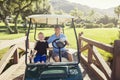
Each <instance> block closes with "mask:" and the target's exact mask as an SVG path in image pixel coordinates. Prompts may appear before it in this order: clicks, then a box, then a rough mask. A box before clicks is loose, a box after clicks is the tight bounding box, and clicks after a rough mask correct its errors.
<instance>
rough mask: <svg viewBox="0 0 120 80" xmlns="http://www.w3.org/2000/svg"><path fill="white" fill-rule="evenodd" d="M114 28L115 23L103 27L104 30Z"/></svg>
mask: <svg viewBox="0 0 120 80" xmlns="http://www.w3.org/2000/svg"><path fill="white" fill-rule="evenodd" d="M113 27H115V25H114V24H113V23H108V24H105V25H103V28H113Z"/></svg>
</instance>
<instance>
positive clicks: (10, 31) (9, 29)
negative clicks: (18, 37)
mask: <svg viewBox="0 0 120 80" xmlns="http://www.w3.org/2000/svg"><path fill="white" fill-rule="evenodd" d="M3 22H4V24H5V26H6V27H7V28H8V31H9V33H10V34H13V33H14V31H13V30H12V28H11V27H10V26H9V24H8V21H7V19H3Z"/></svg>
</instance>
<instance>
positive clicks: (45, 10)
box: [34, 0, 51, 14]
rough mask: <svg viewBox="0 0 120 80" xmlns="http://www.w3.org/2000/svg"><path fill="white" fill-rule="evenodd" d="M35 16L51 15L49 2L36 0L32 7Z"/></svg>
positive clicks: (47, 0)
mask: <svg viewBox="0 0 120 80" xmlns="http://www.w3.org/2000/svg"><path fill="white" fill-rule="evenodd" d="M34 8H35V11H34V13H35V14H50V13H51V5H50V4H49V0H36V2H35V5H34Z"/></svg>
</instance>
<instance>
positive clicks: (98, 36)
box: [0, 28, 119, 60]
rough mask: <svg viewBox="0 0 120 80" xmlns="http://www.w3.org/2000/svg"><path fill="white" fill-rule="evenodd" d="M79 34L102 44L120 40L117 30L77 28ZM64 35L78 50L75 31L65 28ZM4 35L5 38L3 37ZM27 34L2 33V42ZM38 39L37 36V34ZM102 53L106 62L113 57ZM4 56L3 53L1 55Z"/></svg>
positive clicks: (46, 30)
mask: <svg viewBox="0 0 120 80" xmlns="http://www.w3.org/2000/svg"><path fill="white" fill-rule="evenodd" d="M76 30H77V34H78V33H80V32H83V33H84V34H83V35H84V36H85V37H87V38H90V39H93V40H97V41H99V42H102V43H106V44H111V43H114V40H116V39H118V35H119V34H118V29H116V28H95V29H83V28H76ZM38 32H43V33H44V35H45V36H51V35H52V34H54V29H53V28H38V29H37V33H38ZM64 34H65V35H66V36H67V38H68V41H69V43H70V46H68V47H70V48H76V40H75V35H74V31H73V29H72V28H65V29H64ZM3 35H4V36H3ZM24 35H25V33H18V34H11V35H9V34H7V33H5V32H1V33H0V36H1V37H0V40H8V39H15V38H19V37H22V36H24ZM36 37H37V34H36ZM30 41H32V42H34V41H35V40H34V30H31V32H30ZM100 53H101V54H102V55H103V57H104V59H105V60H108V58H109V57H112V56H111V55H110V54H109V53H107V52H105V51H102V50H100ZM1 54H2V53H1Z"/></svg>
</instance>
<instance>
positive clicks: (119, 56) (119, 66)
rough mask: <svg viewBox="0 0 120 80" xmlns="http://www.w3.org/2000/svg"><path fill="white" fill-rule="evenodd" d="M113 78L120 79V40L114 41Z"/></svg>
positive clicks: (114, 79)
mask: <svg viewBox="0 0 120 80" xmlns="http://www.w3.org/2000/svg"><path fill="white" fill-rule="evenodd" d="M111 77H112V80H120V40H115V42H114V52H113V64H112V75H111Z"/></svg>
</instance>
